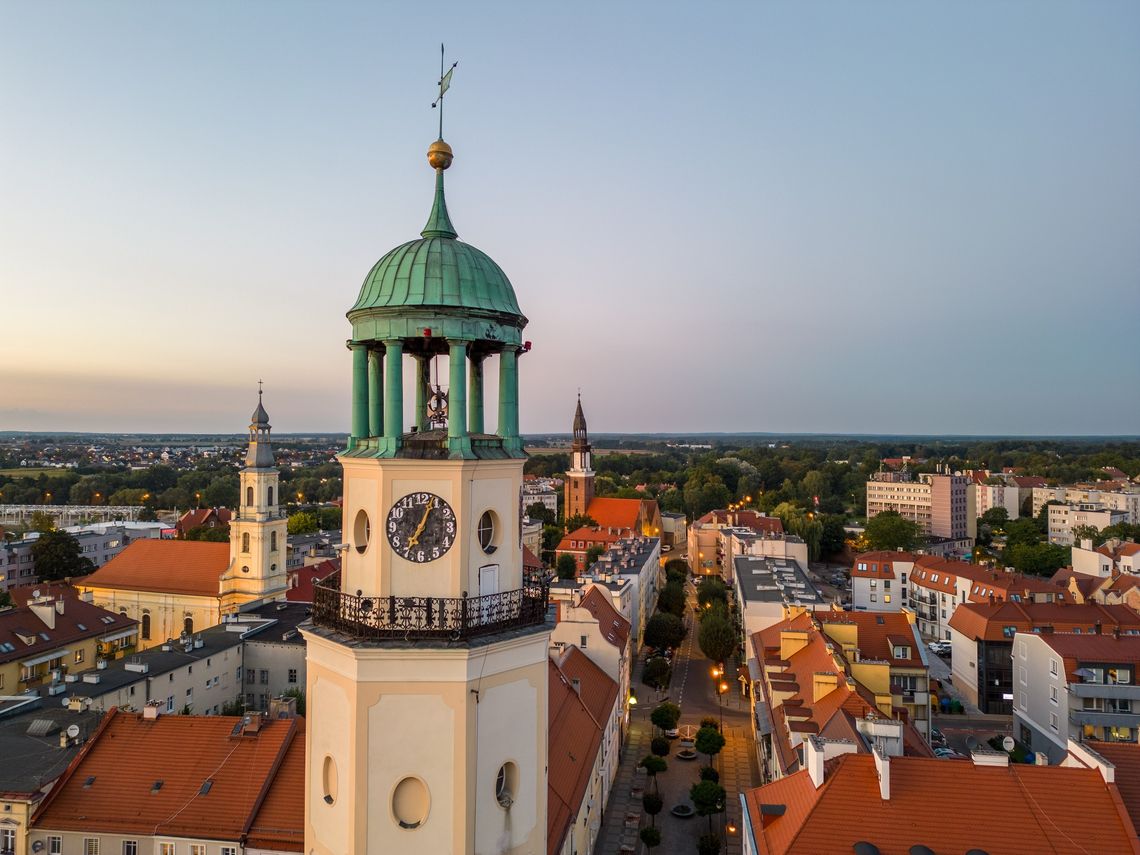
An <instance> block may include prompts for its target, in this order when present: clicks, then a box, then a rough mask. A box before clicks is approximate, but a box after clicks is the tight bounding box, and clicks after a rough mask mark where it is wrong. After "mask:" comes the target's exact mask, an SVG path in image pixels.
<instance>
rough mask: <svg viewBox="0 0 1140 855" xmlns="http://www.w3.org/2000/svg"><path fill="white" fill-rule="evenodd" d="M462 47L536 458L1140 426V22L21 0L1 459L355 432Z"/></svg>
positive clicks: (1, 288)
mask: <svg viewBox="0 0 1140 855" xmlns="http://www.w3.org/2000/svg"><path fill="white" fill-rule="evenodd" d="M441 41H443V42H446V44H447V50H448V55H449V58H454V59H455V60H458V62H459V66H458V68H457V69H456V71H455V76H454V78H453V83H452V87H451V90H450V92H449V93H448V95H447V98H446V112H445V127H444V136H445V137H446V138H447V140H448V141H449V142H450V143H451V145H452V146H453V147H454V149H455V154H456V158H455V163H454V165H453V166H452V168H451V169H450V170H449V171H448V173H447V187H448V202H449V207H450V211H451V215H452V220H453V222H454V224H455V226H456V229H457V231H458V232H459V236H460V239H461V240H465V241H468V242H470V243H472V244H473V245H475V246H477V247H479V248H480V249H481V250H483V251H485V252H487V253H488V254H489V255H490V256H491V257H492V258H494V259H495V260H496V261H497V262H498V263H499V265H500V266H501V267H502V268H503V269H504V270H505V271H506V272H507V274H508V276H509V277H510V278H511V281H512V283H513V285H514V288H515V292H516V294H517V295H518V300H519V304H520V306H521V307H522V309H523V312H524V313H525V314H526V315H527V317H528V318H529V319H530V323H529V326H528V327H527V329H526V334H525V337H526V338H527V339H530V340H531V341H533V343H534V349H533V351H532V352H531V353H529V354H527V355H526V356H524V357H523V358H522V360H521V363H520V364H521V390H520V398H521V404H522V406H521V427H522V430H523V431H524V432H531V433H536V432H552V431H569V429H570V423H571V419H572V416H573V411H574V397H575V394H576V392H577V390H578V389H579V388H580V389H581V391H582V399H583V405H584V407H585V410H586V415H587V418H588V420H589V424H590V428H591V431H592V432H700V431H728V432H741V431H771V432H809V433H810V432H819V433H848V432H850V433H894V434H899V433H921V434H949V433H953V434H1020V435H1025V434H1033V435H1042V434H1125V433H1126V434H1136V433H1137V432H1138V428H1140V395H1137V394H1136V390H1137V389H1140V355H1138V354H1140V351H1138V349H1137V342H1138V341H1140V338H1138V332H1137V330H1138V329H1140V326H1138V322H1140V157H1138V156H1137V153H1138V152H1140V4H1137V3H1135V2H1128V0H1123V1H1122V2H1111V0H1102V2H1096V3H1078V2H1048V0H1027V1H1026V2H1011V1H1010V0H1003V2H965V3H954V4H949V3H933V2H917V3H916V2H901V1H900V2H866V3H847V2H834V3H829V2H804V3H790V2H752V3H738V4H737V3H683V4H680V3H668V2H660V0H658V2H630V3H621V4H615V3H600V2H583V3H574V4H539V3H524V2H521V0H520V2H487V3H456V4H449V3H445V2H433V3H430V4H425V3H391V4H387V3H386V4H374V3H336V2H333V3H319V4H318V3H309V2H303V3H302V2H267V0H260V2H258V0H253V2H245V3H240V4H234V3H223V2H196V3H158V4H156V3H149V2H102V3H79V2H71V3H68V2H53V3H39V2H15V0H6V1H5V2H3V3H0V318H3V321H4V323H3V325H2V327H0V430H60V431H62V430H89V431H131V432H136V431H137V432H149V431H155V432H158V431H163V432H166V431H177V432H198V431H202V432H215V431H216V432H238V431H241V430H242V429H243V428H244V426H245V423H246V420H247V418H248V413H249V412H250V411H251V410H252V409H253V405H254V403H255V394H256V387H257V381H258V379H263V380H264V382H265V389H266V393H265V395H266V398H265V402H266V408H267V409H268V410H269V412H270V415H271V417H272V420H273V424H274V428H275V429H276V430H278V431H282V432H294V431H296V432H307V431H330V432H342V431H346V430H347V427H348V422H349V387H350V380H351V370H350V358H349V354H348V351H347V350H346V349H345V346H344V343H345V340H346V339H347V338H348V336H349V334H350V329H349V324H348V322H347V320H346V319H345V316H344V315H345V312H346V311H347V310H348V308H349V307H350V306H351V305H352V303H353V302H354V300H355V298H356V295H357V293H358V291H359V288H360V284H361V282H362V281H363V279H364V276H365V274H367V272H368V271H369V269H370V268H371V266H372V265H373V264H374V263H375V261H376V260H377V259H379V258H380V257H381V256H382V255H383V254H384V253H385V252H386V251H387V250H388V249H390V248H392V247H393V246H396V245H397V244H400V243H403V242H404V241H406V240H409V239H412V238H414V237H416V236H417V235H418V232H419V230H420V229H421V228H422V227H423V224H424V221H425V220H426V219H427V214H428V211H429V209H430V205H431V193H432V187H433V176H432V173H431V170H430V168H429V167H428V166H427V163H426V159H425V157H424V153H425V151H426V148H427V145H428V144H429V143H430V142H431V141H432V140H433V139H434V138H435V135H436V130H437V128H436V112H435V111H434V110H432V109H431V107H430V104H431V101H432V100H433V98H434V87H435V84H436V81H437V79H438V75H439V66H438V63H439V44H440V42H441ZM441 374H442V376H444V377H446V376H447V375H446V369H445V368H443V369H442V370H441ZM490 391H491V392H492V393H493V391H494V390H493V389H492V390H490Z"/></svg>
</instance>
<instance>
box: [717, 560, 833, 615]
mask: <svg viewBox="0 0 1140 855" xmlns="http://www.w3.org/2000/svg"><path fill="white" fill-rule="evenodd" d="M732 563H733V569H734V571H735V580H736V581H735V584H736V589H737V591H738V592H739V593H740V598H741V600H743V601H744V604H745V605H748V604H751V603H780V602H787V603H792V604H799V605H822V604H823V597H821V596H820V594H819V592H818V591H816V589H815V585H814V584H812V581H811V579H809V578H808V576H807V574H806V573H805V572H804V571H803V568H801V567H800V565H799V563H798V562H796V561H795V559H792V558H770V557H760V556H756V555H738V556H736V557H735V558H733V560H732Z"/></svg>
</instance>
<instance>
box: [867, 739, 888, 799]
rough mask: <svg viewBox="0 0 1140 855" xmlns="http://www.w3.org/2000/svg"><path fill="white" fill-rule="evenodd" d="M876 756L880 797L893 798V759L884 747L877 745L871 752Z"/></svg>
mask: <svg viewBox="0 0 1140 855" xmlns="http://www.w3.org/2000/svg"><path fill="white" fill-rule="evenodd" d="M871 753H872V755H873V756H874V758H875V772H876V773H877V774H878V776H879V798H881V799H882V800H883V801H890V799H891V759H890V758H889V757H888V756H887V754H886V752H885V751H883V749H882V748H881V747H880V746H878V745H876V746H875V750H874V751H872V752H871Z"/></svg>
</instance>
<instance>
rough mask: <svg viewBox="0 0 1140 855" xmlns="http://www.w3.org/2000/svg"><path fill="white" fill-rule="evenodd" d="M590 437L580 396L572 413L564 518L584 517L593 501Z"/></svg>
mask: <svg viewBox="0 0 1140 855" xmlns="http://www.w3.org/2000/svg"><path fill="white" fill-rule="evenodd" d="M592 457H593V455H592V453H591V451H590V437H589V435H588V434H587V433H586V415H585V413H583V412H582V395H581V393H579V395H578V408H577V409H576V410H575V411H574V441H573V444H572V445H571V446H570V468H569V469H567V470H566V486H565V487H564V489H565V491H566V497H565V502H564V507H565V509H566V511H565V513H566V518H567V519H569V518H570V517H576V516H585V515H586V513H587V512H588V511H589V509H590V502H592V501H594V466H593V463H592V461H591V458H592Z"/></svg>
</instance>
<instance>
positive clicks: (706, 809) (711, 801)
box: [689, 781, 726, 834]
mask: <svg viewBox="0 0 1140 855" xmlns="http://www.w3.org/2000/svg"><path fill="white" fill-rule="evenodd" d="M725 798H726V794H725V789H724V787H722V786H721V785H720V784H717V783H714V782H713V781H697V783H695V784H693V786H692V789H690V790H689V800H690V801H692V803H693V807H694V808H696V811H697V815H698V816H707V817H708V818H709V834H712V831H713V825H712V818H713V815H714V814H718V813H720V812H721V811H722V810H724V800H725Z"/></svg>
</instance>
